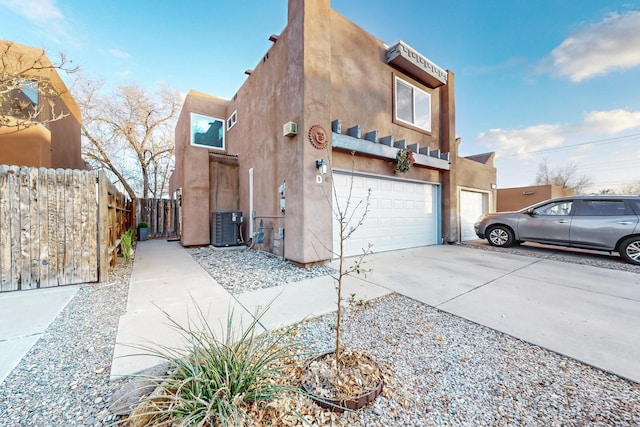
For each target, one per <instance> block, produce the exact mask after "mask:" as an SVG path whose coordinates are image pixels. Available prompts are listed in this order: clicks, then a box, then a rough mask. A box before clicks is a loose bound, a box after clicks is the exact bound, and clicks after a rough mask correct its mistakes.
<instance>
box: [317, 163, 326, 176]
mask: <svg viewBox="0 0 640 427" xmlns="http://www.w3.org/2000/svg"><path fill="white" fill-rule="evenodd" d="M316 167H317V168H318V170H319V171H320V173H321V174H322V175H324V174H326V173H327V162H326V161H325V160H324V159H320V160H316Z"/></svg>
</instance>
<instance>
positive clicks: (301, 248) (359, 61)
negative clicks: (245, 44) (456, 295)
mask: <svg viewBox="0 0 640 427" xmlns="http://www.w3.org/2000/svg"><path fill="white" fill-rule="evenodd" d="M270 40H271V41H272V42H273V45H272V46H271V48H270V49H269V51H268V52H267V53H266V54H265V56H264V57H263V58H262V60H261V61H260V62H259V64H258V65H257V66H256V67H255V69H254V70H250V71H247V72H246V73H247V74H248V75H249V76H248V78H247V80H246V82H245V83H244V84H243V85H242V87H241V88H240V89H239V90H238V92H237V93H236V94H235V95H234V96H233V98H232V99H231V100H223V99H220V98H216V97H212V96H209V95H205V94H202V93H199V92H195V91H192V92H190V93H189V94H188V95H187V97H186V100H185V103H184V106H183V109H182V112H181V115H180V117H179V119H178V123H177V126H176V168H175V172H174V175H173V177H172V180H171V188H172V191H175V192H176V193H177V194H178V197H179V198H180V205H181V212H180V220H181V241H182V244H183V245H185V246H195V245H208V244H209V243H210V242H211V238H210V231H211V229H210V222H211V213H212V212H215V211H225V210H236V209H239V210H240V211H242V212H243V213H244V225H243V227H242V232H243V233H244V237H245V239H247V240H248V239H249V238H255V237H258V238H257V239H254V242H256V246H257V247H260V248H262V249H264V250H266V251H269V252H273V253H275V254H278V255H282V256H284V257H285V258H287V259H289V260H291V261H293V262H296V263H299V264H302V265H310V264H313V263H316V262H324V261H326V260H328V259H330V258H333V257H335V252H336V249H335V248H336V247H337V243H338V239H337V237H336V236H335V235H334V233H335V231H336V230H337V227H335V219H334V216H333V210H334V209H335V206H336V205H335V201H334V194H333V188H335V192H336V196H337V199H338V204H339V205H340V206H343V207H344V205H345V202H346V199H347V196H348V194H349V192H350V191H351V193H352V203H355V202H356V201H359V200H364V199H366V196H367V189H369V188H371V190H372V192H371V204H370V211H369V213H368V215H367V218H366V221H365V223H364V225H363V226H362V227H361V228H360V229H358V231H357V232H356V233H354V235H353V236H352V238H351V239H349V241H348V242H347V247H346V253H347V254H348V255H354V254H358V253H361V251H362V248H363V247H366V246H367V245H368V243H371V244H372V245H373V246H372V250H373V251H375V252H381V251H386V250H394V249H401V248H408V247H416V246H422V245H433V244H440V243H443V242H456V241H459V239H460V228H461V224H460V206H459V198H460V193H461V192H470V193H478V194H480V195H481V197H479V198H476V199H472V200H471V201H469V203H482V207H481V208H480V207H479V206H476V207H475V208H476V209H482V210H485V211H486V210H487V209H491V208H492V204H493V203H494V201H493V200H494V197H493V191H494V190H493V186H495V182H496V173H495V168H494V167H493V156H492V155H486V156H484V157H483V158H482V159H480V157H482V156H480V157H478V158H474V157H477V156H472V157H470V158H460V157H458V154H457V153H458V143H459V140H456V136H455V98H454V75H453V73H452V72H451V71H445V70H444V69H442V68H440V67H439V66H438V65H436V64H434V63H433V62H431V61H430V60H428V59H427V58H426V57H424V56H423V55H422V54H421V53H419V52H417V51H416V50H414V49H413V48H411V47H410V46H408V45H407V44H405V43H403V42H398V43H395V44H393V45H391V46H388V45H386V44H384V43H383V42H381V41H380V40H378V39H376V38H375V37H373V36H372V35H371V34H369V33H367V32H366V31H364V30H363V29H361V28H360V27H358V26H356V25H355V24H354V23H352V22H350V21H349V20H347V19H346V18H345V17H343V16H342V15H340V14H338V13H337V12H335V11H333V10H332V9H331V7H330V1H329V0H317V1H313V2H311V1H304V0H289V12H288V25H287V26H286V28H285V29H284V30H283V31H282V33H281V34H280V35H279V36H275V35H273V36H271V37H270ZM405 147H407V148H410V149H411V150H413V151H414V152H415V153H416V154H415V165H414V166H413V167H412V168H411V169H410V170H409V171H408V172H406V173H399V174H395V173H394V164H393V162H394V160H395V158H396V153H397V152H398V150H399V149H400V148H405ZM352 153H353V156H352ZM323 164H326V165H327V167H328V168H329V169H330V171H329V172H330V173H327V174H323V166H322V165H323ZM352 171H353V174H352ZM351 177H353V185H351ZM252 213H253V214H252ZM260 225H262V227H260ZM256 233H260V234H257V235H256ZM262 236H264V243H257V242H260V241H261V240H262V239H261V238H262ZM332 248H334V249H333V251H332ZM332 252H333V253H332Z"/></svg>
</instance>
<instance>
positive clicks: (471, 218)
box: [460, 190, 487, 242]
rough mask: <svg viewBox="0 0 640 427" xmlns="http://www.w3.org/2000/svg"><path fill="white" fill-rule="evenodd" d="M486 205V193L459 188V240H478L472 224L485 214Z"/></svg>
mask: <svg viewBox="0 0 640 427" xmlns="http://www.w3.org/2000/svg"><path fill="white" fill-rule="evenodd" d="M486 206H487V194H486V193H481V192H479V191H468V190H460V240H462V241H463V242H464V241H467V240H478V236H476V232H475V230H474V229H473V224H474V223H475V222H476V220H477V219H478V217H479V216H481V215H484V214H485V212H486V208H485V207H486Z"/></svg>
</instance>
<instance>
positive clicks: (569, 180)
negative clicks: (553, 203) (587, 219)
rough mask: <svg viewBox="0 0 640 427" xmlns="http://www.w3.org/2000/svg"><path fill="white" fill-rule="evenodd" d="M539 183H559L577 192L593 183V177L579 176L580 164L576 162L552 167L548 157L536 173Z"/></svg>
mask: <svg viewBox="0 0 640 427" xmlns="http://www.w3.org/2000/svg"><path fill="white" fill-rule="evenodd" d="M536 184H537V185H548V184H551V185H557V186H558V187H561V188H566V189H568V190H571V191H572V192H573V193H575V194H579V193H581V192H582V191H583V190H584V189H585V188H586V187H588V186H589V185H590V184H591V178H590V177H588V176H585V175H580V176H578V165H577V164H576V163H574V162H569V163H567V164H566V165H565V166H564V167H556V168H553V169H552V168H551V167H550V166H549V163H548V162H547V159H544V160H543V161H542V163H540V164H539V165H538V173H537V174H536Z"/></svg>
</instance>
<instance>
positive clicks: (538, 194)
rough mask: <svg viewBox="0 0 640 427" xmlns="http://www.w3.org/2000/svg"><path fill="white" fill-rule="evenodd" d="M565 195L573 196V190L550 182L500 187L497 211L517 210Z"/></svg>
mask: <svg viewBox="0 0 640 427" xmlns="http://www.w3.org/2000/svg"><path fill="white" fill-rule="evenodd" d="M566 196H573V192H572V191H571V190H569V189H566V188H562V187H559V186H557V185H550V184H549V185H532V186H529V187H514V188H500V189H499V190H498V203H497V211H498V212H508V211H517V210H520V209H522V208H526V207H527V206H531V205H533V204H535V203H538V202H542V201H545V200H548V199H553V198H556V197H566Z"/></svg>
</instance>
